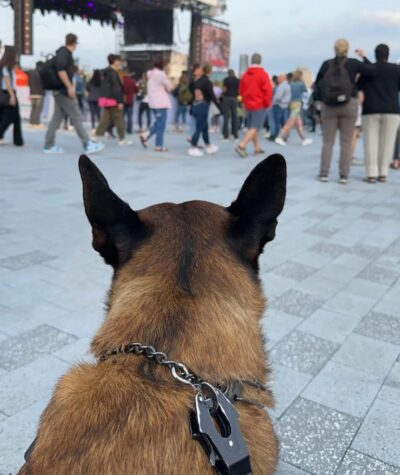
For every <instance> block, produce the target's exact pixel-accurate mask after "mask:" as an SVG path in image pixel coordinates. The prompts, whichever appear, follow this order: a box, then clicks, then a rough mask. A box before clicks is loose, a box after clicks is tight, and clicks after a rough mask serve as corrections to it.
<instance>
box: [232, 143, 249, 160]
mask: <svg viewBox="0 0 400 475" xmlns="http://www.w3.org/2000/svg"><path fill="white" fill-rule="evenodd" d="M235 152H236V153H237V154H238V155H239V156H240V157H242V158H246V157H247V152H246V149H244V148H243V147H241V146H240V145H238V146H237V147H235Z"/></svg>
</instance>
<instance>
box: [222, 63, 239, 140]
mask: <svg viewBox="0 0 400 475" xmlns="http://www.w3.org/2000/svg"><path fill="white" fill-rule="evenodd" d="M239 84H240V80H239V78H237V77H236V74H235V71H234V70H233V69H230V70H229V71H228V76H227V77H226V78H225V79H224V83H223V96H222V114H223V117H224V125H223V128H222V135H223V137H224V140H229V136H230V135H232V137H233V138H234V139H235V140H236V139H238V113H237V110H238V99H237V98H238V96H239ZM229 122H230V124H231V129H230V130H229Z"/></svg>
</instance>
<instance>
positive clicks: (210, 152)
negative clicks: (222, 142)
mask: <svg viewBox="0 0 400 475" xmlns="http://www.w3.org/2000/svg"><path fill="white" fill-rule="evenodd" d="M218 150H219V147H217V146H216V145H207V147H206V152H207V153H208V155H214V153H217V152H218Z"/></svg>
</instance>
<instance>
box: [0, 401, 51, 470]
mask: <svg viewBox="0 0 400 475" xmlns="http://www.w3.org/2000/svg"><path fill="white" fill-rule="evenodd" d="M47 403H48V400H47V398H46V399H43V400H41V401H38V402H37V403H35V404H33V405H32V406H29V407H27V408H25V409H23V410H22V411H20V412H18V414H15V415H14V416H12V417H9V418H7V419H5V420H3V421H1V422H0V447H1V450H0V470H1V471H2V473H4V475H8V474H12V475H15V474H16V473H18V470H19V469H20V468H21V466H22V465H23V463H24V453H25V452H26V450H27V449H28V447H29V446H30V445H31V443H32V442H33V440H34V438H35V435H36V430H37V425H38V422H39V418H40V415H41V413H42V412H43V410H44V409H45V407H46V406H47Z"/></svg>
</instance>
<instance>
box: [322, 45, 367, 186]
mask: <svg viewBox="0 0 400 475" xmlns="http://www.w3.org/2000/svg"><path fill="white" fill-rule="evenodd" d="M348 54H349V43H348V41H347V40H344V39H340V40H337V41H336V43H335V57H334V58H333V59H330V60H328V61H325V62H324V63H323V64H322V66H321V69H320V70H319V73H318V75H317V79H316V100H320V101H322V108H321V121H322V136H323V144H322V152H321V168H320V174H319V180H320V181H322V182H327V181H328V175H329V168H330V164H331V160H332V152H333V146H334V144H335V137H336V132H337V131H338V130H339V133H340V161H339V183H341V184H343V185H345V184H347V182H348V176H349V170H350V163H351V158H352V136H353V130H354V125H355V123H356V120H357V107H358V104H357V87H356V78H357V76H358V75H359V74H362V75H364V76H371V75H373V74H374V67H373V66H371V65H370V64H367V63H366V62H364V63H362V62H361V61H358V60H357V59H353V58H348Z"/></svg>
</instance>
